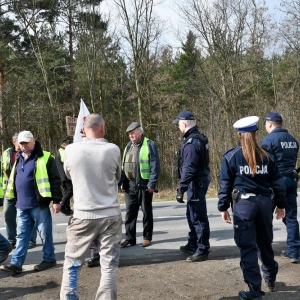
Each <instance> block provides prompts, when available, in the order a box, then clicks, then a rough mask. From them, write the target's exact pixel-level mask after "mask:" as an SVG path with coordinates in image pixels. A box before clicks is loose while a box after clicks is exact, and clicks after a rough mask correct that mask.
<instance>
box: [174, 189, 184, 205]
mask: <svg viewBox="0 0 300 300" xmlns="http://www.w3.org/2000/svg"><path fill="white" fill-rule="evenodd" d="M176 200H177V202H179V203H184V201H183V193H182V191H181V190H180V189H177V195H176Z"/></svg>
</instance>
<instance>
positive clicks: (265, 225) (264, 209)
mask: <svg viewBox="0 0 300 300" xmlns="http://www.w3.org/2000/svg"><path fill="white" fill-rule="evenodd" d="M272 219H273V204H272V200H271V199H270V197H263V196H253V197H249V198H248V199H240V201H239V202H237V203H236V204H235V205H234V213H233V227H234V240H235V243H236V245H237V246H238V247H239V248H240V256H241V261H240V266H241V269H242V272H243V276H244V281H245V282H246V283H248V285H249V283H250V284H252V285H254V286H256V287H257V290H256V292H254V295H256V296H259V295H260V291H261V281H262V278H261V275H260V270H259V265H258V257H259V258H260V260H261V261H262V267H261V269H262V271H263V276H264V279H265V280H266V281H267V282H275V280H276V275H277V272H278V264H277V262H276V261H275V260H274V252H273V249H272V241H273V229H272ZM249 287H250V285H249ZM250 290H251V288H250Z"/></svg>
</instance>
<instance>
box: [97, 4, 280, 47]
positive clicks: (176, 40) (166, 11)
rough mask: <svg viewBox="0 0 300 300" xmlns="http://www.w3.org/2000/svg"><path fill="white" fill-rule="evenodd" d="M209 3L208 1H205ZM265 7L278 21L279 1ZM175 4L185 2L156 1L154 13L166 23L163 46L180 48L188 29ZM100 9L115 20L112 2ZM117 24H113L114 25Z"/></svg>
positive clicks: (114, 9) (115, 12)
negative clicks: (181, 19)
mask: <svg viewBox="0 0 300 300" xmlns="http://www.w3.org/2000/svg"><path fill="white" fill-rule="evenodd" d="M131 1H132V0H128V3H130V2H131ZM207 1H209V0H207ZM265 1H266V6H267V7H268V8H269V14H271V15H272V16H273V17H274V19H280V13H278V10H277V9H276V8H278V7H279V6H280V2H281V0H265ZM175 2H176V3H181V4H182V3H186V1H185V0H156V1H155V3H157V5H156V7H155V13H156V14H157V15H158V16H159V17H160V18H161V19H162V20H163V21H165V22H166V26H164V28H165V34H164V36H163V40H162V42H163V44H166V43H168V44H171V45H172V46H173V47H177V48H180V47H181V43H180V38H183V39H185V37H186V33H187V31H188V28H186V27H185V26H184V24H181V23H180V18H179V15H178V13H177V12H176V11H177V10H178V7H177V5H176V4H175ZM101 6H102V8H101V10H102V11H104V12H105V13H108V12H109V14H110V16H111V19H112V20H114V19H115V18H116V14H117V11H116V8H115V7H114V4H113V1H112V0H105V1H104V2H103V3H102V4H101ZM116 23H117V24H118V22H114V24H116Z"/></svg>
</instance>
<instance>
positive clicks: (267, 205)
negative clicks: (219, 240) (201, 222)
mask: <svg viewBox="0 0 300 300" xmlns="http://www.w3.org/2000/svg"><path fill="white" fill-rule="evenodd" d="M268 155H269V157H268V159H267V158H266V157H264V159H263V161H262V162H261V161H259V158H257V159H258V163H257V168H256V173H255V176H254V177H252V175H251V169H250V167H249V166H248V164H247V162H246V160H245V158H244V156H243V153H242V147H241V146H238V147H236V148H234V149H231V150H229V151H228V152H226V153H225V154H224V156H223V161H222V167H221V174H220V189H219V193H218V197H219V203H218V209H219V211H221V212H224V211H227V209H228V208H229V207H230V201H231V193H232V191H233V189H237V190H239V191H240V192H241V195H242V196H241V197H242V199H240V200H239V201H238V202H237V203H236V204H235V205H234V208H233V224H234V240H235V243H236V245H237V246H238V247H239V248H240V256H241V262H240V266H241V269H242V272H243V276H244V281H245V282H246V283H247V284H248V285H249V287H250V291H251V293H252V294H253V296H255V297H260V295H262V294H263V292H261V281H262V278H261V275H260V269H259V265H258V258H257V256H259V257H260V259H261V261H262V267H261V269H262V271H263V276H264V279H265V281H266V282H269V283H273V282H275V279H276V274H277V272H278V264H277V262H276V261H275V260H274V252H273V249H272V240H273V231H272V218H273V203H272V200H271V195H272V192H271V189H272V190H273V192H274V194H275V196H276V197H275V199H276V203H275V205H276V206H277V207H278V208H284V207H285V184H284V179H283V177H282V176H281V175H280V173H279V171H278V168H277V166H276V163H275V161H274V158H273V156H272V155H271V154H269V153H268ZM270 188H271V189H270ZM259 299H260V298H259Z"/></svg>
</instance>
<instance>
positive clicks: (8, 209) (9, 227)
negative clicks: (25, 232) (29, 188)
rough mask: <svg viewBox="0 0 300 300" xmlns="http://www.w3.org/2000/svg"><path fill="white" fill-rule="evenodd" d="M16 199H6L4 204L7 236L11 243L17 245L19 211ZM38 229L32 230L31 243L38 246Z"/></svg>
mask: <svg viewBox="0 0 300 300" xmlns="http://www.w3.org/2000/svg"><path fill="white" fill-rule="evenodd" d="M16 202H17V201H16V200H15V199H5V198H4V202H3V214H4V220H5V226H6V236H7V239H8V241H9V242H10V243H13V244H15V243H16V236H17V209H16ZM36 235H37V234H36V228H35V227H34V228H33V230H32V234H31V238H30V243H33V244H36Z"/></svg>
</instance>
